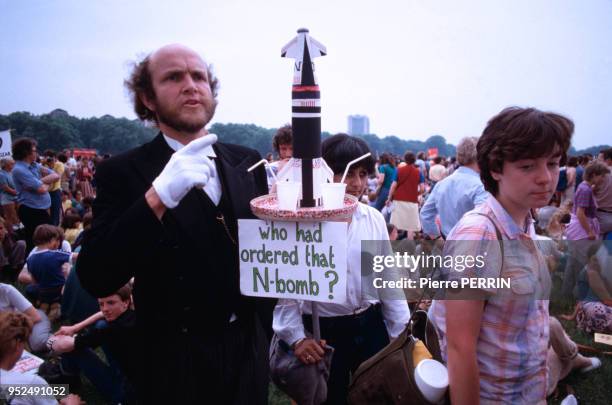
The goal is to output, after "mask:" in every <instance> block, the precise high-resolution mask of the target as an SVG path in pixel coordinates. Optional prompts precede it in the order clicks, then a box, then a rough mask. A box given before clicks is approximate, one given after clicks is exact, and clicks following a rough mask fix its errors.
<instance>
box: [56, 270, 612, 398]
mask: <svg viewBox="0 0 612 405" xmlns="http://www.w3.org/2000/svg"><path fill="white" fill-rule="evenodd" d="M555 287H556V289H558V288H559V287H560V282H559V279H555ZM573 309H574V302H573V301H571V300H564V299H560V298H558V297H555V296H553V298H552V299H551V302H550V313H551V315H553V316H558V315H560V314H567V313H571V312H572V311H573ZM559 320H560V322H561V324H562V325H563V327H564V329H565V331H566V332H567V334H568V335H569V336H570V337H571V338H572V340H574V341H575V342H576V343H579V344H583V345H587V346H591V347H593V348H595V349H599V350H602V351H612V346H607V345H603V344H598V343H594V342H593V336H592V335H591V334H587V333H585V332H583V331H581V330H579V329H577V328H576V324H575V322H574V321H565V320H562V319H559ZM54 326H55V328H54V329H57V328H59V324H55V325H54ZM97 352H98V354H99V355H100V356H101V357H102V358H103V356H104V354H103V353H102V351H101V350H98V351H97ZM585 355H587V356H592V354H588V353H585ZM600 358H601V360H602V363H603V364H602V367H600V368H599V369H597V370H594V371H592V372H590V373H587V374H580V373H577V372H574V373H572V374H570V375H569V376H568V377H567V378H566V379H565V380H563V381H561V382H560V383H559V385H558V387H557V391H556V392H555V394H553V395H552V396H551V397H550V398H548V403H549V404H559V403H560V402H561V400H562V399H563V398H564V397H565V396H566V395H567V394H568V393H573V394H574V395H575V396H576V397H577V398H578V401H579V403H580V404H594V405H608V404H610V403H612V356H600ZM76 393H77V394H79V395H80V396H81V398H82V399H83V400H84V401H86V402H87V404H89V405H91V404H94V405H97V404H105V403H106V402H105V401H104V399H103V398H102V397H101V396H100V395H99V394H98V393H97V392H96V390H95V388H94V387H93V385H92V384H91V383H90V382H89V381H87V379H85V378H83V384H82V386H81V387H80V389H78V390H77V391H76ZM269 401H270V404H271V405H289V404H290V401H289V398H288V397H287V396H286V395H285V394H284V393H282V392H281V391H280V390H278V389H277V388H276V387H275V386H274V384H272V383H270V393H269Z"/></svg>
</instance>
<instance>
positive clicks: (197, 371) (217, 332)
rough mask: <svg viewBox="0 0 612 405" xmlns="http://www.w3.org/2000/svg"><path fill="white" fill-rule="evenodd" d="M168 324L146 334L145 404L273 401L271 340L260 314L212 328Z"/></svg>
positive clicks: (142, 367)
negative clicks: (174, 328)
mask: <svg viewBox="0 0 612 405" xmlns="http://www.w3.org/2000/svg"><path fill="white" fill-rule="evenodd" d="M202 322H203V323H204V324H205V323H206V319H202ZM165 328H166V326H165V325H158V328H157V329H156V331H155V332H151V333H146V332H145V336H142V339H140V341H141V342H142V345H141V347H140V348H138V349H139V350H140V354H141V356H144V357H142V358H141V362H140V367H139V369H138V373H139V377H140V378H139V383H138V384H137V386H136V391H137V395H138V398H139V399H138V403H139V404H147V405H148V404H231V405H243V404H244V405H246V404H249V405H250V404H254V405H259V404H262V405H263V404H267V403H268V384H269V375H270V372H269V361H268V356H269V342H268V340H267V338H266V336H265V333H264V331H263V328H262V327H261V324H260V323H259V319H258V318H256V317H255V315H253V319H240V318H239V319H238V320H237V321H235V322H232V323H230V324H228V325H227V326H226V327H224V328H214V327H211V328H210V331H207V332H206V334H195V333H192V332H191V331H188V330H185V331H182V330H177V331H171V330H167V329H165ZM141 333H143V332H141Z"/></svg>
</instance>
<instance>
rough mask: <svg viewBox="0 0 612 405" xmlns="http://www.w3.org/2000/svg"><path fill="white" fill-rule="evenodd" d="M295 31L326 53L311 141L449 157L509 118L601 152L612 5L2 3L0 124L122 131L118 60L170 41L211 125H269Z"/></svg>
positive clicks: (287, 79) (606, 124)
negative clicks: (114, 120)
mask: <svg viewBox="0 0 612 405" xmlns="http://www.w3.org/2000/svg"><path fill="white" fill-rule="evenodd" d="M299 27H307V28H309V29H310V33H311V35H312V36H313V37H314V38H315V39H317V40H318V41H319V42H321V43H323V44H324V45H325V46H327V51H328V55H327V56H325V57H322V58H317V59H315V60H314V62H315V64H316V71H317V76H318V80H319V85H320V87H321V98H322V100H321V103H322V108H323V112H322V116H323V118H322V127H323V130H325V131H329V132H332V133H334V132H339V131H346V130H347V116H348V115H349V114H365V115H367V116H368V117H369V118H370V129H371V132H373V133H376V134H377V135H379V136H386V135H396V136H398V137H400V138H404V139H420V140H425V139H427V138H428V137H429V136H431V135H434V134H440V135H443V136H444V137H446V139H447V140H449V141H450V142H452V143H456V142H457V141H458V140H459V139H460V138H461V137H463V136H466V135H479V134H480V133H481V132H482V129H483V128H484V125H485V124H486V121H487V120H488V119H489V118H490V117H491V116H493V115H494V114H495V113H497V112H498V111H500V110H501V109H502V108H504V107H506V106H509V105H521V106H534V107H537V108H540V109H544V110H552V111H556V112H559V113H562V114H566V115H568V116H569V117H570V118H572V119H573V120H574V122H575V123H576V133H575V136H574V146H576V147H577V148H583V147H587V146H592V145H596V144H603V143H612V141H611V139H612V137H611V136H610V133H611V128H612V0H585V1H577V0H479V1H476V0H474V1H465V0H461V1H458V0H454V1H453V0H444V1H442V0H440V1H435V0H427V1H426V0H419V1H416V0H403V1H402V0H397V1H395V0H393V1H385V0H379V1H372V0H366V1H363V0H351V1H349V0H327V1H324V0H310V1H305V0H304V1H289V0H269V1H260V0H250V1H249V0H217V1H208V0H193V1H181V0H159V1H153V0H152V1H121V0H108V1H102V0H98V1H68V0H57V1H48V0H23V1H14V0H0V38H1V39H0V51H1V52H0V55H2V59H1V66H2V67H1V68H0V72H1V73H2V74H1V75H0V89H1V97H0V113H2V114H7V113H11V112H14V111H30V112H32V113H35V114H42V113H46V112H49V111H51V110H53V109H54V108H63V109H65V110H67V111H68V112H69V113H70V114H72V115H76V116H79V117H91V116H101V115H104V114H111V115H114V116H124V117H128V118H134V117H135V115H134V113H133V112H132V110H131V107H130V103H129V100H128V98H127V96H126V93H125V90H124V88H123V85H122V81H123V78H125V76H126V75H127V72H128V71H129V62H130V61H133V60H135V59H136V58H137V57H138V56H139V55H142V54H144V53H148V52H150V51H152V50H154V49H156V48H158V47H159V46H162V45H165V44H168V43H174V42H180V43H184V44H186V45H188V46H191V47H193V48H194V49H196V50H198V51H200V52H201V53H202V54H203V55H204V57H205V58H206V60H208V61H209V62H212V64H213V65H214V68H215V71H216V73H217V76H218V77H219V80H220V83H221V89H220V95H219V107H218V109H217V114H216V116H215V118H214V121H213V122H221V123H227V122H238V123H254V124H256V125H260V126H263V127H268V128H272V127H279V126H280V125H283V124H284V123H287V122H290V120H291V81H292V73H293V71H292V69H293V65H292V63H291V61H290V60H288V59H283V58H281V57H280V49H281V47H282V46H283V45H285V44H286V43H287V42H288V41H289V40H291V39H292V38H293V37H294V36H295V33H296V30H297V28H299Z"/></svg>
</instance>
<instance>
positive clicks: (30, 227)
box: [18, 204, 51, 256]
mask: <svg viewBox="0 0 612 405" xmlns="http://www.w3.org/2000/svg"><path fill="white" fill-rule="evenodd" d="M18 214H19V220H20V221H21V223H22V224H23V227H24V231H25V241H26V256H27V255H28V254H29V253H30V251H31V250H32V249H34V243H33V242H32V235H34V231H35V230H36V227H37V226H38V225H42V224H50V223H51V217H50V216H49V212H48V211H47V210H39V209H36V208H30V207H27V206H25V205H23V204H21V205H20V206H19V211H18Z"/></svg>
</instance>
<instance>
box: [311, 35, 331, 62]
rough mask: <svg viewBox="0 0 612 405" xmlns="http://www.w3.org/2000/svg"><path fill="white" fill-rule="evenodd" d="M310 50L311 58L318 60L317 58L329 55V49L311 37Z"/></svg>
mask: <svg viewBox="0 0 612 405" xmlns="http://www.w3.org/2000/svg"><path fill="white" fill-rule="evenodd" d="M308 50H309V51H310V58H311V59H312V58H316V57H317V56H325V55H327V48H326V47H325V45H323V44H322V43H320V42H319V41H317V40H316V39H314V38H313V37H311V36H308Z"/></svg>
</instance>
